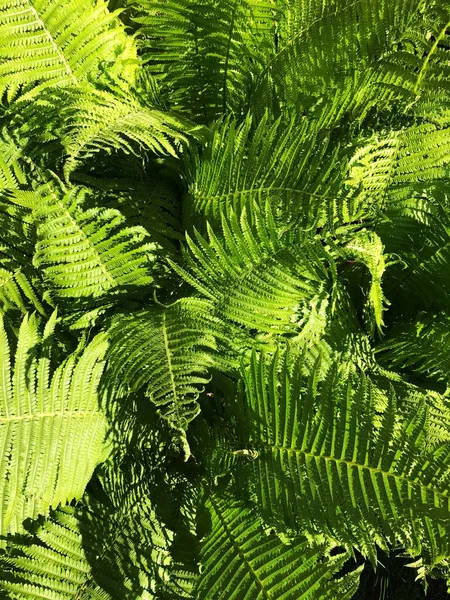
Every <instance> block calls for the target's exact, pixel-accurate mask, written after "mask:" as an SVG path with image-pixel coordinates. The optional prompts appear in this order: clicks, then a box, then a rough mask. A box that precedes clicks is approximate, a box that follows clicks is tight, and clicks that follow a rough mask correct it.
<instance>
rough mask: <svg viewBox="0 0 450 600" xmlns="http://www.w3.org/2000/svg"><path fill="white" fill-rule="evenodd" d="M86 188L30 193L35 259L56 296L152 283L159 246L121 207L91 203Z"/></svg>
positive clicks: (63, 297)
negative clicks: (129, 223) (131, 223)
mask: <svg viewBox="0 0 450 600" xmlns="http://www.w3.org/2000/svg"><path fill="white" fill-rule="evenodd" d="M87 193H88V190H87V188H80V187H77V188H70V189H68V190H67V191H66V192H65V193H62V192H60V191H59V190H57V189H56V188H55V187H53V186H51V185H47V186H44V187H41V188H40V189H39V190H38V191H37V192H35V193H32V194H29V196H28V199H29V202H30V205H31V207H32V208H33V216H34V220H35V222H36V225H37V241H36V247H35V252H34V256H33V264H34V266H35V267H36V269H37V270H38V271H40V272H41V273H42V277H43V279H44V282H45V284H46V285H47V286H48V289H49V291H50V294H51V295H52V296H54V297H55V298H56V299H58V300H62V301H64V300H65V301H67V300H68V299H70V298H80V299H83V298H85V299H95V298H99V297H101V296H104V295H105V294H107V293H117V292H119V291H120V290H125V289H127V287H134V286H147V285H149V284H150V283H151V282H152V279H153V278H152V276H151V265H152V261H153V260H154V256H155V250H156V245H155V244H153V243H151V242H150V240H149V238H148V234H147V232H146V231H145V229H144V228H143V227H138V226H135V227H127V226H126V220H125V217H124V216H123V215H122V214H121V213H120V212H119V211H117V210H114V209H108V208H97V207H93V206H89V202H88V199H87Z"/></svg>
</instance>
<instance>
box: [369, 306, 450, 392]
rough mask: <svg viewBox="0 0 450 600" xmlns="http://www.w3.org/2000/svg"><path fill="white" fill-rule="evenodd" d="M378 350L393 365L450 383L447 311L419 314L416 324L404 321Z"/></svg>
mask: <svg viewBox="0 0 450 600" xmlns="http://www.w3.org/2000/svg"><path fill="white" fill-rule="evenodd" d="M376 351H377V353H380V354H379V355H378V356H379V359H380V360H381V363H382V364H384V365H386V366H388V367H389V368H392V369H395V370H398V369H400V370H403V371H406V372H414V373H420V374H423V375H426V376H427V377H431V378H436V379H437V380H441V381H442V380H443V381H447V382H448V381H449V374H450V320H449V318H448V316H447V315H446V314H445V313H441V314H437V315H430V314H422V315H419V316H418V318H417V319H416V320H415V321H414V322H412V323H402V326H401V329H400V330H399V329H398V328H397V331H393V332H392V333H391V334H390V336H389V339H388V340H386V341H385V342H384V343H383V344H381V345H380V346H378V347H377V349H376Z"/></svg>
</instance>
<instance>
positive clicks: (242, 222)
mask: <svg viewBox="0 0 450 600" xmlns="http://www.w3.org/2000/svg"><path fill="white" fill-rule="evenodd" d="M264 208H265V211H264V212H263V210H264V209H263V210H260V209H259V208H258V207H257V206H253V207H252V217H253V220H254V222H255V225H254V227H252V226H251V225H250V224H249V220H248V218H247V214H248V213H247V211H246V210H245V209H244V210H243V212H242V214H241V217H240V218H239V217H238V215H237V214H236V213H235V212H234V210H233V209H231V208H230V209H229V210H228V214H227V215H224V216H223V217H222V232H223V239H219V238H218V237H217V236H216V234H215V233H214V231H213V229H212V228H211V227H210V226H209V225H208V240H206V239H205V238H204V237H203V236H202V235H200V233H198V232H197V231H196V232H195V240H193V239H191V238H190V236H186V239H187V245H188V248H189V252H188V253H186V266H187V268H186V270H185V269H183V268H181V267H179V266H177V265H176V264H174V263H172V262H171V265H172V266H173V268H174V269H175V270H176V271H177V272H178V273H179V274H180V275H181V276H182V277H183V278H184V279H185V280H186V281H187V282H188V283H190V284H191V285H192V286H193V287H194V288H195V289H196V290H197V291H198V292H200V294H202V295H203V296H205V297H206V298H208V299H209V300H210V301H211V302H212V303H213V305H214V308H215V311H216V314H217V315H218V316H219V317H220V318H221V319H224V320H225V321H231V322H233V323H236V324H239V325H244V326H245V327H248V328H249V329H252V328H256V329H257V330H259V331H261V332H269V333H285V332H289V331H293V330H295V328H296V321H297V320H298V318H299V315H300V314H301V309H302V306H303V304H304V303H307V302H308V301H309V300H311V299H312V298H313V297H314V296H316V295H317V293H318V292H319V291H320V290H321V289H322V288H323V287H324V286H326V284H327V281H328V279H329V273H328V271H327V269H326V267H325V262H326V261H327V260H328V261H331V260H332V259H331V256H330V255H328V254H327V253H326V252H325V250H324V248H323V246H322V245H321V244H320V242H319V240H314V239H313V238H312V236H311V235H310V234H309V233H308V232H305V231H302V230H300V229H294V228H293V227H282V226H280V225H277V223H276V221H275V219H274V215H273V214H272V211H271V209H270V206H269V204H268V203H267V204H266V205H265V207H264Z"/></svg>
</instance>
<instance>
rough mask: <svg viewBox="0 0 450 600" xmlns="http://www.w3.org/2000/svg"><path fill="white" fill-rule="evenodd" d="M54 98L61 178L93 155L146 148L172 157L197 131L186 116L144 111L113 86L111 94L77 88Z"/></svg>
mask: <svg viewBox="0 0 450 600" xmlns="http://www.w3.org/2000/svg"><path fill="white" fill-rule="evenodd" d="M60 95H61V98H60V101H59V102H58V105H59V106H60V110H61V123H62V131H61V141H62V144H63V146H64V148H65V151H66V154H67V159H66V163H65V165H64V175H65V177H66V180H68V179H69V178H70V174H71V173H72V172H73V171H74V170H75V169H76V168H77V166H78V165H79V164H80V163H83V162H86V161H87V159H89V158H91V157H92V156H94V155H95V154H97V153H98V152H102V151H106V152H111V150H121V151H122V152H125V153H127V154H128V153H132V154H137V153H138V151H139V150H148V151H151V152H153V153H155V154H156V155H171V156H176V155H177V154H178V151H179V150H180V148H181V143H182V142H187V140H188V137H189V136H191V135H193V136H194V137H198V135H199V134H201V132H202V129H201V128H200V127H198V126H196V125H195V124H194V123H192V122H191V121H189V120H188V119H187V118H185V117H182V116H178V115H175V114H174V113H169V112H163V111H161V110H157V109H154V108H149V107H148V106H146V105H144V104H142V103H141V102H140V101H139V100H138V98H136V97H135V96H134V95H133V94H131V93H129V92H128V93H125V91H124V90H123V89H121V88H120V87H119V86H116V87H115V88H113V89H111V90H106V89H94V88H92V86H79V87H78V88H73V89H69V90H63V91H61V92H60Z"/></svg>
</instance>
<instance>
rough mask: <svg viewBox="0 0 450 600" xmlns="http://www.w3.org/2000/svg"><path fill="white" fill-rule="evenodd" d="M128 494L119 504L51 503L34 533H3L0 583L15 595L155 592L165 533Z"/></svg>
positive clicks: (88, 599)
mask: <svg viewBox="0 0 450 600" xmlns="http://www.w3.org/2000/svg"><path fill="white" fill-rule="evenodd" d="M132 497H133V495H132V494H130V495H129V497H128V498H126V500H127V502H126V503H125V504H124V505H123V506H120V507H118V506H113V505H108V504H106V505H102V504H101V503H99V502H97V503H94V504H91V505H90V506H85V507H79V508H78V509H74V508H70V507H66V508H64V509H59V510H58V511H55V512H54V513H52V514H51V516H50V517H49V518H47V519H46V520H45V521H44V522H43V523H42V524H40V525H38V529H37V532H36V533H35V535H33V536H27V537H26V538H25V540H24V539H23V538H22V539H18V540H17V541H16V540H15V539H14V538H11V537H10V538H9V541H8V545H7V557H6V558H5V557H3V558H2V559H1V560H0V565H1V580H0V589H3V590H5V591H7V592H8V594H9V596H8V597H9V598H12V599H16V598H17V599H18V598H20V599H22V600H26V599H30V600H31V598H53V599H54V600H69V598H83V599H85V600H116V599H117V600H136V598H142V599H144V598H146V599H153V598H157V597H158V596H157V595H156V594H155V592H156V591H157V586H159V587H163V583H164V578H166V579H168V578H169V569H170V563H171V559H170V555H169V548H170V542H171V535H172V533H171V532H170V531H169V530H167V529H165V528H164V527H163V526H162V525H161V524H160V523H159V521H158V519H157V517H156V514H155V512H154V510H152V508H151V506H150V504H149V501H148V499H144V498H141V497H139V498H138V502H134V503H132V502H131V498H132ZM133 500H136V498H135V497H134V498H133ZM24 542H25V543H24ZM8 554H9V556H8Z"/></svg>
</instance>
